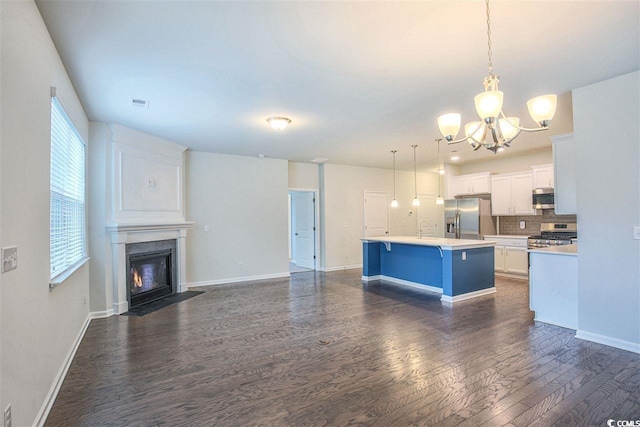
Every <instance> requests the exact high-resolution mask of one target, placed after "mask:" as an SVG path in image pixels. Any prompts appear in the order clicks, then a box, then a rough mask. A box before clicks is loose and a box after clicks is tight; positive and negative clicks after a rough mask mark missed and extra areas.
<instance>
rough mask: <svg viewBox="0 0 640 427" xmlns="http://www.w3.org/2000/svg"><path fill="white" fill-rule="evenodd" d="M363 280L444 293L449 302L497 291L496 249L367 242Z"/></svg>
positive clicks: (443, 296) (364, 251)
mask: <svg viewBox="0 0 640 427" xmlns="http://www.w3.org/2000/svg"><path fill="white" fill-rule="evenodd" d="M362 249H363V274H362V280H364V281H367V282H368V281H373V280H386V281H389V282H392V283H397V284H400V285H404V286H411V287H415V288H418V289H423V290H426V291H431V292H436V293H439V294H442V296H441V298H440V299H441V300H442V301H444V302H448V303H455V302H458V301H462V300H466V299H469V298H475V297H478V296H482V295H487V294H491V293H494V292H496V288H495V275H494V248H493V246H487V247H479V248H464V249H443V248H442V247H440V246H424V245H415V244H403V243H389V242H379V241H371V240H367V241H364V242H363V248H362Z"/></svg>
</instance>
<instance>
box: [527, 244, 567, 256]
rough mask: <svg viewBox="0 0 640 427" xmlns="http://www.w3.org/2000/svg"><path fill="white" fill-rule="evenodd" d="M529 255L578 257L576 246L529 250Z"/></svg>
mask: <svg viewBox="0 0 640 427" xmlns="http://www.w3.org/2000/svg"><path fill="white" fill-rule="evenodd" d="M529 253H534V254H547V255H569V256H578V245H560V246H549V247H547V248H534V249H529Z"/></svg>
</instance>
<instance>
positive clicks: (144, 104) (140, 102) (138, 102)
mask: <svg viewBox="0 0 640 427" xmlns="http://www.w3.org/2000/svg"><path fill="white" fill-rule="evenodd" d="M131 105H132V106H133V107H136V108H149V101H147V100H145V99H132V100H131Z"/></svg>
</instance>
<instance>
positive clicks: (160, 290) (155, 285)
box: [126, 240, 176, 308]
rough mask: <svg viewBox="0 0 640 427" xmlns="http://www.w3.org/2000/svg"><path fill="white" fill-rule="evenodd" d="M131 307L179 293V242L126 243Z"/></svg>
mask: <svg viewBox="0 0 640 427" xmlns="http://www.w3.org/2000/svg"><path fill="white" fill-rule="evenodd" d="M126 254H127V290H128V295H127V296H128V300H129V307H130V308H131V307H136V306H139V305H142V304H145V303H147V302H151V301H154V300H157V299H159V298H162V297H164V296H167V295H170V294H173V293H176V241H175V240H161V241H155V242H142V243H131V244H127V245H126Z"/></svg>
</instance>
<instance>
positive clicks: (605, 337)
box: [573, 71, 640, 352]
mask: <svg viewBox="0 0 640 427" xmlns="http://www.w3.org/2000/svg"><path fill="white" fill-rule="evenodd" d="M639 93H640V72H638V71H636V72H634V73H630V74H626V75H623V76H620V77H616V78H613V79H610V80H606V81H603V82H600V83H596V84H593V85H590V86H586V87H583V88H580V89H576V90H575V91H574V92H573V105H574V121H575V123H574V127H575V129H574V134H575V140H576V144H577V145H578V146H579V147H580V149H579V150H577V158H576V191H577V212H578V228H579V229H580V241H579V242H580V243H579V247H578V332H577V334H576V337H578V338H583V339H587V340H591V341H596V342H601V343H604V344H608V345H613V346H616V347H621V348H626V349H627V350H632V351H636V352H640V240H634V239H633V235H632V232H633V227H634V226H640V144H639V141H640V129H639V127H638V117H640V101H639V97H638V94H639Z"/></svg>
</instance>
